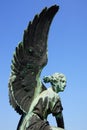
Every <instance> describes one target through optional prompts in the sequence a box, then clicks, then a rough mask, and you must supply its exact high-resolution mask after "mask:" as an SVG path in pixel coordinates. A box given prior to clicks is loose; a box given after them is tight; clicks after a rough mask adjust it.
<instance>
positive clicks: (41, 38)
mask: <svg viewBox="0 0 87 130" xmlns="http://www.w3.org/2000/svg"><path fill="white" fill-rule="evenodd" d="M58 9H59V6H57V5H54V6H52V7H50V8H45V9H43V11H42V12H41V13H40V14H39V15H36V16H35V17H34V19H33V21H32V22H29V25H28V27H27V29H26V30H25V31H24V36H23V41H22V42H21V43H19V44H18V47H16V50H15V53H14V56H13V59H12V65H11V76H10V80H9V99H10V104H11V105H12V106H13V108H14V109H15V110H16V111H17V112H18V113H19V114H21V115H22V116H21V119H20V121H19V124H18V127H17V130H31V129H32V130H62V128H63V129H64V121H63V115H62V110H63V107H62V104H61V100H60V97H59V96H58V94H57V93H58V92H60V91H64V89H65V86H66V78H65V76H64V75H63V74H60V73H55V74H53V75H52V76H47V77H44V82H45V83H46V82H50V83H51V87H50V88H49V89H47V88H46V87H45V85H44V84H43V83H42V81H41V80H40V74H41V71H42V69H43V67H44V66H45V65H46V64H47V38H48V32H49V28H50V25H51V22H52V20H53V17H54V16H55V14H56V12H57V11H58ZM50 113H52V114H53V116H55V119H56V122H57V126H58V127H51V126H50V125H49V123H48V121H47V116H48V114H50ZM60 127H61V128H60Z"/></svg>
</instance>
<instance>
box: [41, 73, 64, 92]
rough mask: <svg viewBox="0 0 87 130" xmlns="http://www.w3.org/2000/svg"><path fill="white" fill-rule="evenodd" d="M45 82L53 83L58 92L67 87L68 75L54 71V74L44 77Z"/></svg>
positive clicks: (53, 87)
mask: <svg viewBox="0 0 87 130" xmlns="http://www.w3.org/2000/svg"><path fill="white" fill-rule="evenodd" d="M43 80H44V82H45V83H49V82H50V83H51V85H52V89H53V90H54V91H55V92H56V93H58V92H62V91H64V89H65V87H66V77H65V75H64V74H61V73H54V74H53V75H52V76H45V77H44V78H43Z"/></svg>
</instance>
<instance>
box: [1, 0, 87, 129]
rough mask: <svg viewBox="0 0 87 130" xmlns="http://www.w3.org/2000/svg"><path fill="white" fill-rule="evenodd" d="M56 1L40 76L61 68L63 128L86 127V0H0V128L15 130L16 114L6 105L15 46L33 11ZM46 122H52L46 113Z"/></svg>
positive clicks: (20, 38) (35, 11) (18, 117)
mask: <svg viewBox="0 0 87 130" xmlns="http://www.w3.org/2000/svg"><path fill="white" fill-rule="evenodd" d="M54 4H58V5H59V6H60V10H59V12H58V13H57V14H56V16H55V18H54V20H53V22H52V24H51V28H50V32H49V37H48V64H47V66H46V67H45V68H44V69H43V71H42V75H41V77H43V76H44V75H50V74H53V73H54V72H62V73H64V74H65V75H66V77H67V87H66V89H65V91H64V92H63V93H60V97H61V100H62V104H63V108H64V110H63V115H64V120H65V127H66V130H87V125H86V123H87V58H86V57H87V1H86V0H80V1H79V0H15V1H11V0H8V1H5V0H1V1H0V60H1V62H0V129H1V130H16V127H17V124H18V121H19V119H20V116H19V115H18V114H17V113H16V112H15V111H14V109H12V107H11V106H10V105H9V98H8V80H9V75H10V65H11V59H12V56H13V52H14V50H15V47H16V46H17V45H18V42H20V41H21V40H22V38H23V31H24V29H26V27H27V25H28V22H29V21H30V20H32V19H33V17H34V15H35V14H37V13H40V12H41V10H42V9H43V8H44V7H45V6H47V7H50V6H51V5H54ZM49 122H50V124H51V125H55V124H56V123H55V120H54V119H53V118H52V117H51V116H50V117H49Z"/></svg>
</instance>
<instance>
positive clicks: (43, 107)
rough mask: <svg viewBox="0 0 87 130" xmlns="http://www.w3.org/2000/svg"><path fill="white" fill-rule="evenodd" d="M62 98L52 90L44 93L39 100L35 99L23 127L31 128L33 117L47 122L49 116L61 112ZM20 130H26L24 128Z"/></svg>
mask: <svg viewBox="0 0 87 130" xmlns="http://www.w3.org/2000/svg"><path fill="white" fill-rule="evenodd" d="M59 103H60V104H61V102H60V98H59V96H58V94H57V93H55V92H54V91H53V90H52V89H51V88H49V89H47V90H45V91H43V92H42V93H41V94H40V95H39V96H38V97H37V98H35V99H34V100H33V102H32V104H31V107H30V109H29V112H28V114H27V115H26V116H25V118H24V120H23V123H22V125H21V128H22V127H24V126H25V127H27V126H29V120H30V119H31V118H32V116H33V115H36V116H37V117H38V118H40V119H41V120H46V119H47V116H48V114H50V113H52V114H53V115H55V114H57V113H58V112H60V111H61V107H60V106H58V105H59ZM20 130H25V129H24V128H22V129H20Z"/></svg>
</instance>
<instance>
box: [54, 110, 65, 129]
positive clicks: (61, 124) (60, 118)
mask: <svg viewBox="0 0 87 130" xmlns="http://www.w3.org/2000/svg"><path fill="white" fill-rule="evenodd" d="M55 118H56V123H57V126H58V127H61V128H64V119H63V114H62V112H60V113H59V114H58V115H56V116H55Z"/></svg>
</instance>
